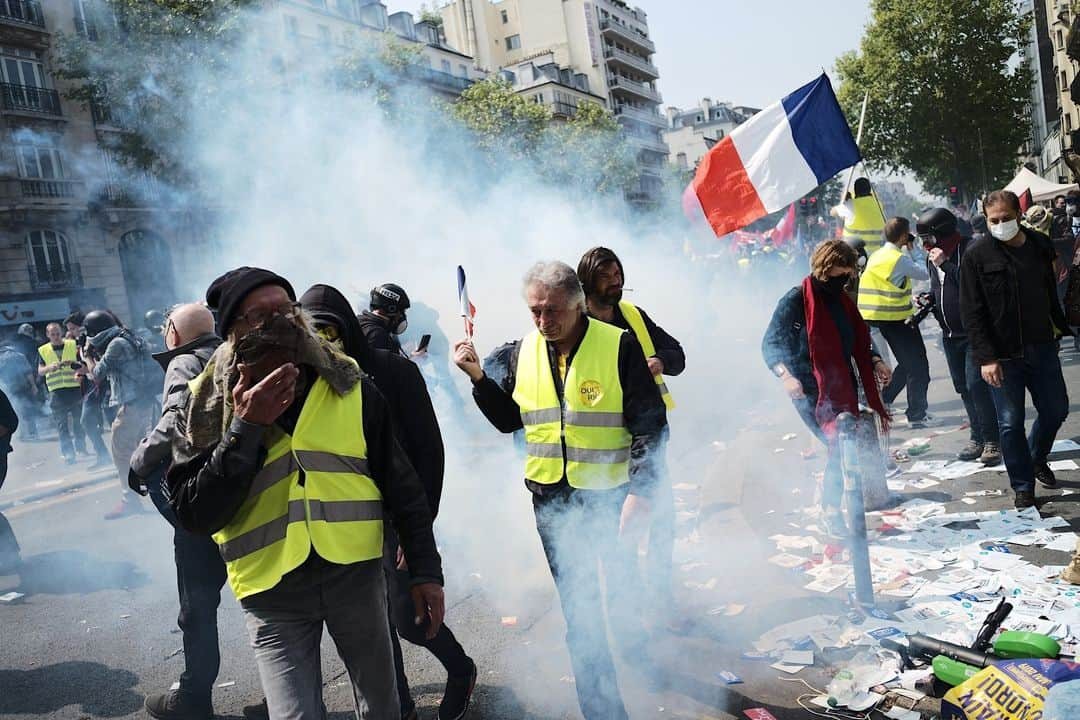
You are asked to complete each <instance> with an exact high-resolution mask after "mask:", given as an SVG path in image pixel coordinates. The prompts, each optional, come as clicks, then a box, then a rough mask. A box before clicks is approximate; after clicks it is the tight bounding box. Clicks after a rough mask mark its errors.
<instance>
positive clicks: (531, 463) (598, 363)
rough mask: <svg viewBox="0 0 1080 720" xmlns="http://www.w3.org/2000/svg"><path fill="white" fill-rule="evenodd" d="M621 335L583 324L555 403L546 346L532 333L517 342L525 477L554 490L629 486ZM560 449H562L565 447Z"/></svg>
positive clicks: (516, 392) (606, 327)
mask: <svg viewBox="0 0 1080 720" xmlns="http://www.w3.org/2000/svg"><path fill="white" fill-rule="evenodd" d="M622 333H623V331H622V330H620V329H619V328H617V327H614V326H612V325H608V324H607V323H603V322H600V321H599V320H589V324H588V328H587V329H586V331H585V337H584V338H583V339H582V341H581V345H580V346H579V347H578V349H577V352H576V353H575V354H574V357H573V358H571V360H570V362H569V365H568V367H567V369H566V380H565V384H564V385H565V392H564V397H563V399H562V401H561V402H560V398H559V395H558V392H557V391H556V389H555V379H554V377H553V375H552V370H551V361H550V359H549V356H548V346H547V342H546V341H545V340H544V338H543V337H541V336H540V333H538V332H535V331H534V332H532V333H530V334H529V335H527V336H525V338H524V339H523V340H522V341H521V347H520V350H519V352H518V364H517V374H516V378H515V381H514V393H513V395H514V401H515V402H516V403H517V404H518V407H519V408H520V409H521V422H522V424H523V425H524V426H525V455H526V457H525V477H526V478H528V479H529V480H531V481H533V482H535V483H540V484H542V485H554V484H555V483H558V482H560V481H561V480H562V478H563V477H564V476H565V477H566V479H567V482H569V483H570V485H571V487H575V488H579V489H582V490H604V489H608V488H614V487H619V486H620V485H623V484H625V483H627V482H628V481H629V479H630V475H629V473H630V439H631V438H630V433H629V432H627V430H626V425H625V420H624V419H623V390H622V382H621V381H620V380H619V344H620V340H621V338H622ZM564 446H565V447H564Z"/></svg>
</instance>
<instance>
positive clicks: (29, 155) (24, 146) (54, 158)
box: [15, 141, 64, 180]
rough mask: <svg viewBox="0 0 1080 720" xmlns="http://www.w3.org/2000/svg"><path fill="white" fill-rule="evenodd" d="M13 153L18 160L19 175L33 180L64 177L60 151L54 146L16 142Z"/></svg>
mask: <svg viewBox="0 0 1080 720" xmlns="http://www.w3.org/2000/svg"><path fill="white" fill-rule="evenodd" d="M16 142H18V141H16ZM15 155H16V158H17V159H18V162H19V177H24V178H33V179H34V180H63V179H64V162H63V159H62V158H61V157H60V151H59V150H57V149H56V148H54V147H51V146H48V145H42V144H32V143H28V142H25V143H18V144H16V145H15Z"/></svg>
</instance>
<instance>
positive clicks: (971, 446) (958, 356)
mask: <svg viewBox="0 0 1080 720" xmlns="http://www.w3.org/2000/svg"><path fill="white" fill-rule="evenodd" d="M915 231H916V232H917V233H918V235H919V239H920V240H921V241H922V243H923V246H924V247H925V248H926V250H927V252H928V253H929V257H928V258H927V267H928V268H929V270H930V292H931V293H932V294H933V296H934V308H935V309H934V317H935V318H936V319H937V321H938V324H939V325H941V334H942V340H943V344H944V347H945V360H946V362H947V363H948V365H949V375H950V377H951V378H952V383H953V388H954V389H955V390H956V393H957V394H958V395H959V396H960V399H961V400H962V401H963V403H964V410H965V411H966V412H967V416H968V423H969V424H970V433H971V439H970V440H969V441H968V444H967V445H966V446H964V448H963V449H962V450H961V451H960V452H959V453H958V454H957V456H956V457H957V459H958V460H965V461H971V460H978V461H979V462H981V463H983V464H984V465H987V466H993V465H1000V464H1001V447H1000V445H999V444H998V423H997V413H996V411H995V410H994V401H993V400H992V399H991V397H990V387H989V386H988V385H987V384H986V383H985V382H984V381H983V379H982V375H981V374H980V372H979V366H978V365H977V364H976V363H975V361H974V359H973V358H972V355H971V345H970V343H969V342H968V335H967V331H966V330H965V329H964V319H963V317H962V316H961V314H960V266H961V264H962V263H963V260H964V255H965V254H967V251H968V249H969V248H970V247H971V244H972V242H974V241H973V240H972V239H971V238H969V237H963V236H962V235H961V234H960V232H959V231H958V229H957V222H956V216H955V215H953V214H952V213H951V212H950V211H948V210H946V209H945V208H934V209H932V210H927V211H926V212H924V213H923V214H922V215H921V216H920V217H919V221H918V222H917V223H916V224H915Z"/></svg>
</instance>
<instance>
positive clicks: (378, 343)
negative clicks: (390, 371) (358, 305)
mask: <svg viewBox="0 0 1080 720" xmlns="http://www.w3.org/2000/svg"><path fill="white" fill-rule="evenodd" d="M356 319H357V321H358V322H359V323H360V331H361V332H362V333H363V334H364V339H365V340H367V344H368V347H370V348H374V349H376V350H387V351H389V352H392V353H397V354H398V355H401V354H403V353H402V352H401V342H400V341H398V338H397V335H395V334H394V333H392V332H390V327H389V326H388V325H387V324H386V323H387V321H386V318H382V317H379V316H378V315H376V314H375V313H373V312H371V311H370V310H365V311H364V312H362V313H360V314H359V315H357V316H356Z"/></svg>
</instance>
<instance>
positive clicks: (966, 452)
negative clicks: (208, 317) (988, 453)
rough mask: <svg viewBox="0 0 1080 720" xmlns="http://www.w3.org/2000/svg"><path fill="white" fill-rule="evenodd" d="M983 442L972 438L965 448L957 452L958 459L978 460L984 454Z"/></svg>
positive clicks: (966, 460)
mask: <svg viewBox="0 0 1080 720" xmlns="http://www.w3.org/2000/svg"><path fill="white" fill-rule="evenodd" d="M983 447H984V446H983V444H982V443H978V442H975V441H974V440H972V441H971V442H969V443H968V444H967V445H965V446H964V449H963V450H961V451H960V452H958V453H956V459H957V460H963V461H964V462H971V461H972V460H978V459H979V458H980V457H982V454H983Z"/></svg>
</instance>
